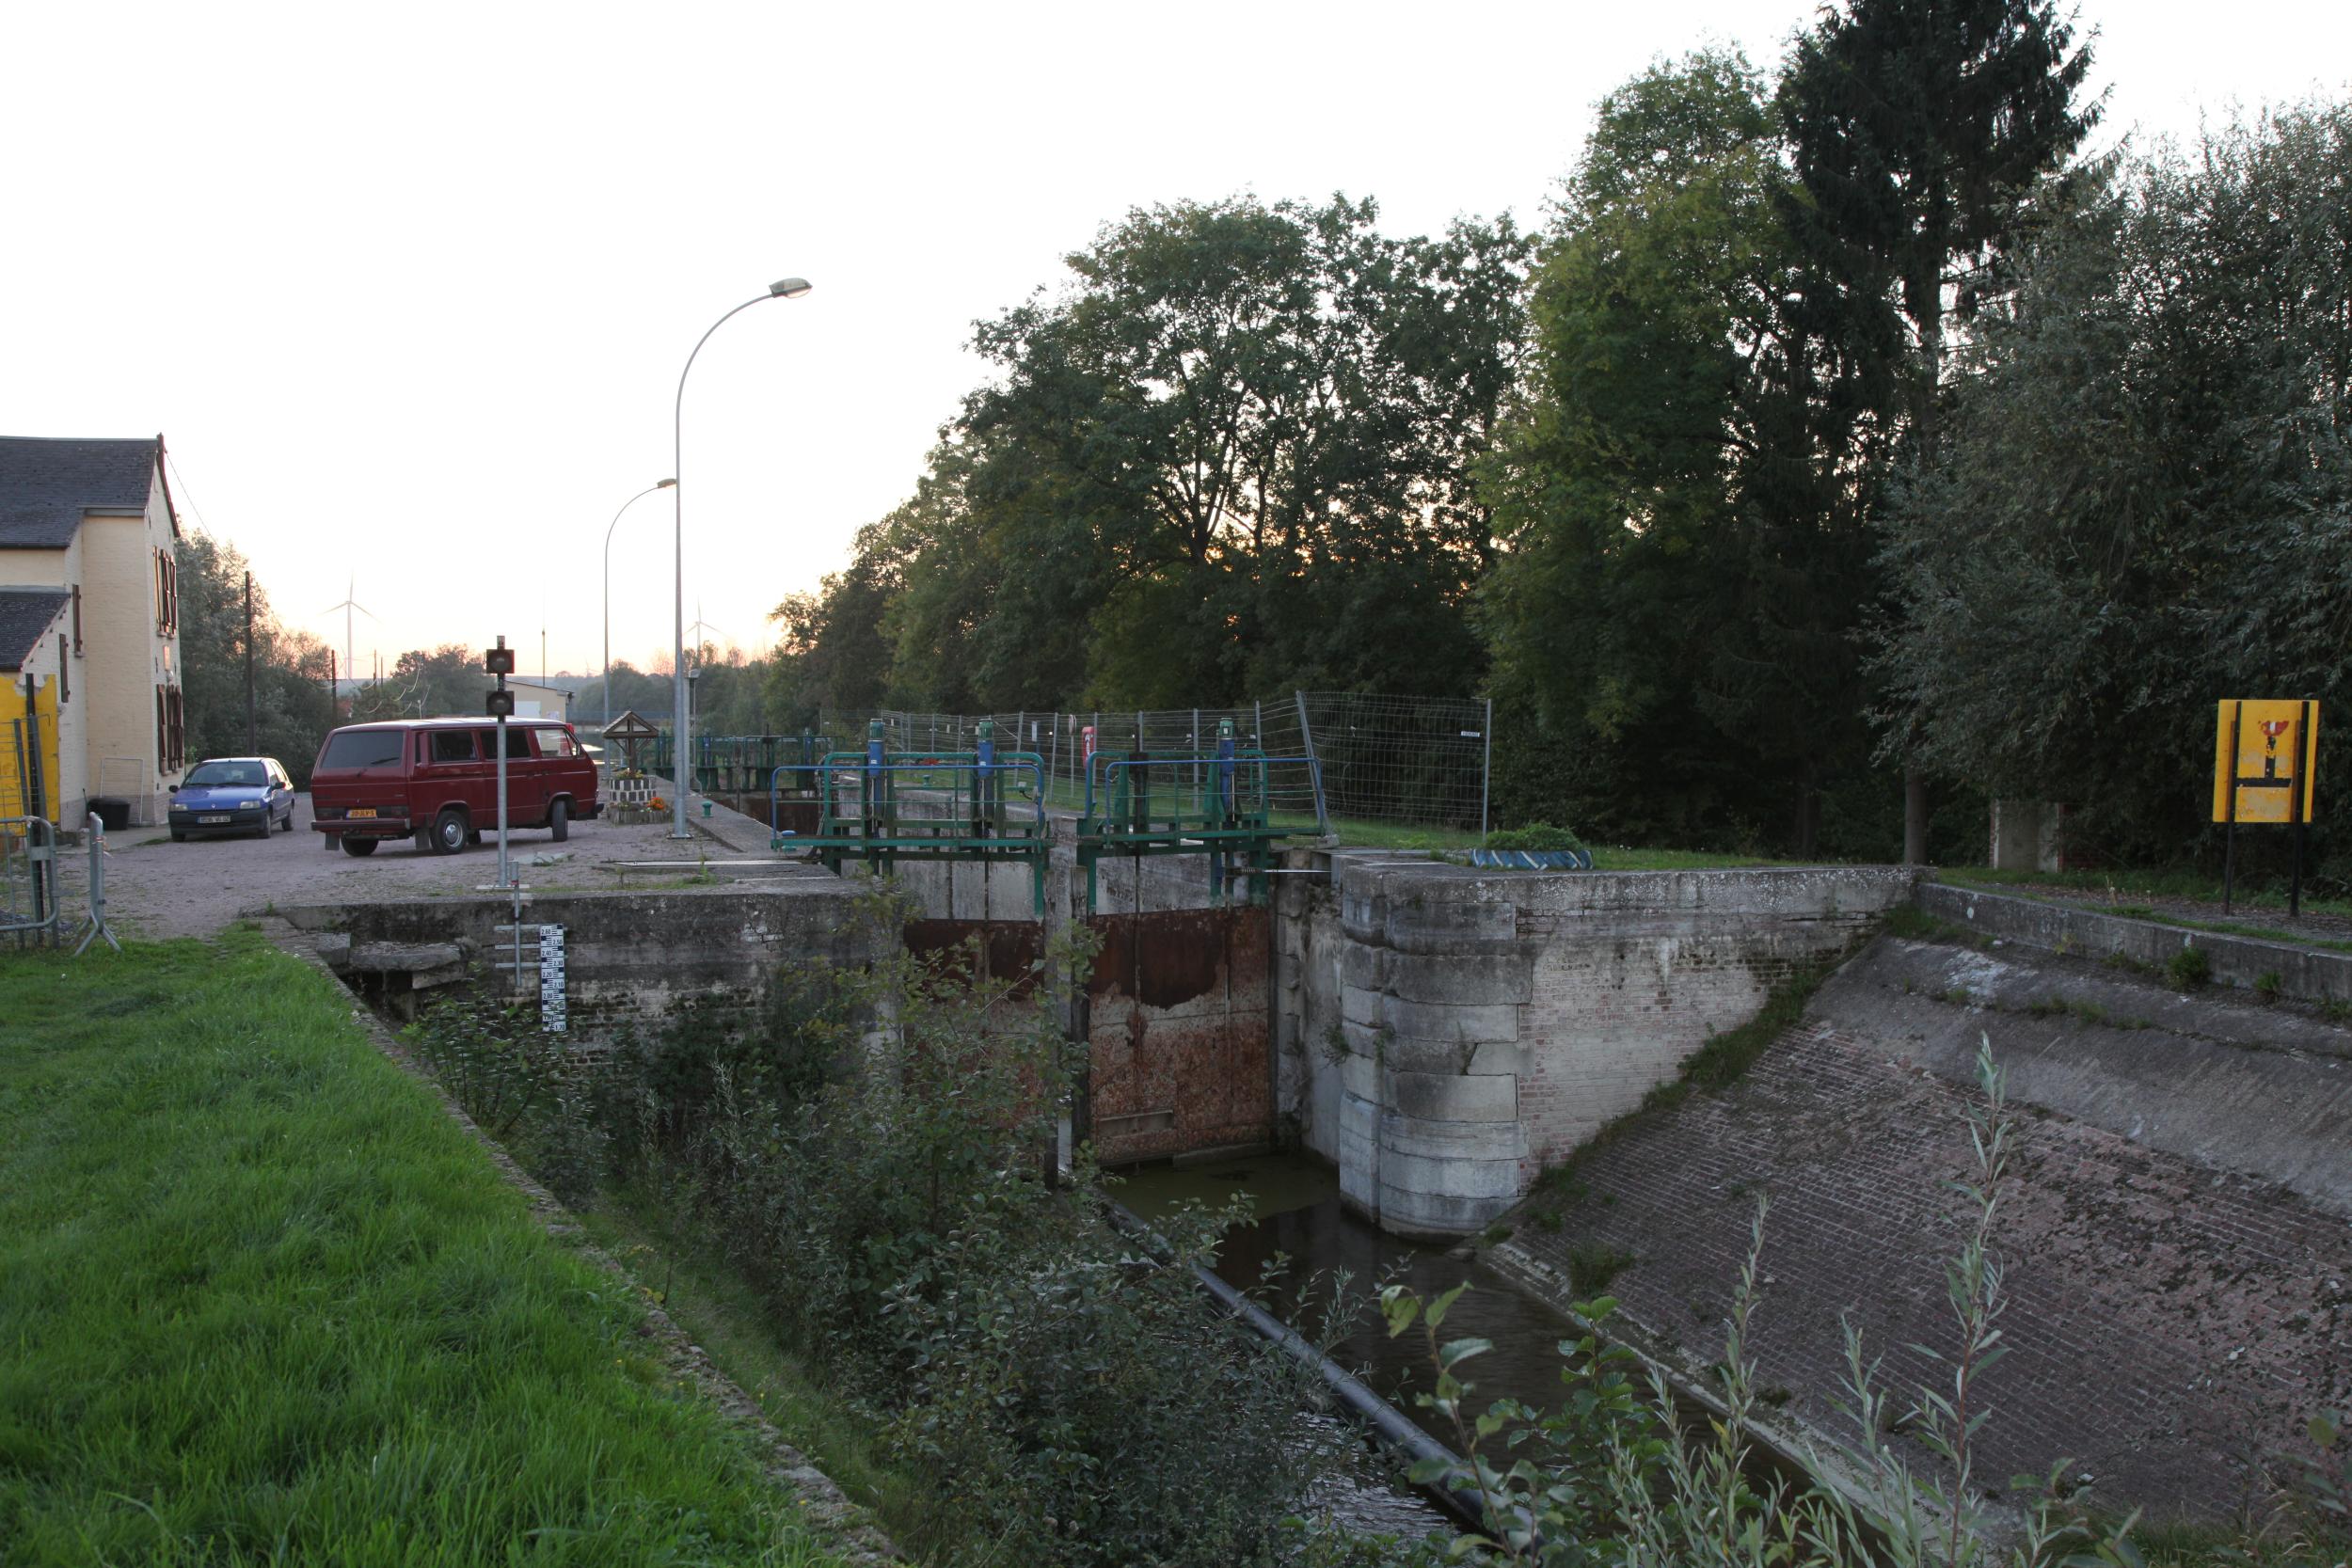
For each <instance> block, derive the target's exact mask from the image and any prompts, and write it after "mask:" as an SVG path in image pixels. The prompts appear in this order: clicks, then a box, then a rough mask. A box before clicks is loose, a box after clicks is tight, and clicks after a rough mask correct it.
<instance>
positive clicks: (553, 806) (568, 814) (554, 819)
mask: <svg viewBox="0 0 2352 1568" xmlns="http://www.w3.org/2000/svg"><path fill="white" fill-rule="evenodd" d="M571 836H572V803H571V802H570V801H569V800H550V801H548V837H549V838H551V839H553V840H555V842H556V843H558V844H561V843H563V842H564V840H565V839H567V838H569V837H571Z"/></svg>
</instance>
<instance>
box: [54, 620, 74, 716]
mask: <svg viewBox="0 0 2352 1568" xmlns="http://www.w3.org/2000/svg"><path fill="white" fill-rule="evenodd" d="M72 700H73V665H72V661H71V660H69V659H68V658H67V657H65V633H63V632H59V633H57V705H58V706H59V707H63V706H65V705H66V704H68V703H70V702H72Z"/></svg>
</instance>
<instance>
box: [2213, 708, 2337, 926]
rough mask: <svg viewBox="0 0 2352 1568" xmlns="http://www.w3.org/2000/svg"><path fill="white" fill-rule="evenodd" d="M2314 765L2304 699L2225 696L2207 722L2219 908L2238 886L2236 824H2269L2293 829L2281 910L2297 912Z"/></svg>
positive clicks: (2311, 715)
mask: <svg viewBox="0 0 2352 1568" xmlns="http://www.w3.org/2000/svg"><path fill="white" fill-rule="evenodd" d="M2318 767H2319V705H2318V704H2317V703H2314V702H2311V701H2308V700H2304V699H2290V700H2283V701H2252V700H2247V699H2238V698H2226V699H2224V700H2223V701H2222V703H2221V705H2220V709H2219V711H2218V714H2217V720H2216V722H2215V725H2214V759H2213V819H2214V820H2215V821H2216V822H2219V823H2223V824H2225V827H2224V831H2223V832H2224V836H2223V838H2222V849H2221V910H2222V912H2223V913H2224V914H2227V913H2228V912H2230V906H2231V903H2232V901H2233V898H2234V896H2235V894H2236V891H2237V888H2236V882H2237V826H2238V824H2239V823H2241V822H2276V823H2280V824H2282V825H2284V826H2286V827H2290V828H2293V829H2294V830H2295V843H2294V848H2293V853H2294V867H2295V869H2294V874H2293V878H2292V879H2291V880H2290V881H2289V883H2288V885H2287V914H2288V916H2289V918H2291V919H2300V918H2301V917H2302V913H2303V845H2304V839H2305V836H2306V835H2305V829H2306V828H2307V827H2308V826H2309V824H2310V822H2311V819H2312V782H2313V780H2312V775H2313V774H2314V773H2315V772H2316V771H2317V770H2318Z"/></svg>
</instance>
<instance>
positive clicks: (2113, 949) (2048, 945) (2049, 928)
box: [1917, 881, 2352, 1003]
mask: <svg viewBox="0 0 2352 1568" xmlns="http://www.w3.org/2000/svg"><path fill="white" fill-rule="evenodd" d="M1917 903H1918V907H1919V909H1920V911H1922V912H1924V913H1927V914H1931V915H1933V916H1935V917H1936V918H1937V919H1939V920H1947V921H1949V922H1951V923H1952V924H1953V925H1956V926H1960V927H1964V928H1966V929H1968V930H1970V931H1975V932H1979V933H1982V934H1983V935H1985V936H1989V937H1995V938H1998V939H2000V940H2001V941H2004V942H2020V943H2023V944H2024V945H2026V946H2028V947H2039V948H2042V949H2043V950H2044V951H2047V952H2051V953H2061V954H2069V955H2072V956H2074V957H2076V958H2093V959H2100V958H2109V957H2110V956H2113V957H2120V958H2125V959H2128V960H2130V961H2131V962H2133V963H2136V964H2139V965H2143V966H2145V967H2147V968H2149V969H2153V970H2158V971H2161V970H2163V969H2164V968H2165V966H2166V965H2168V964H2169V963H2170V962H2171V961H2172V959H2173V958H2174V957H2176V956H2177V955H2178V954H2179V953H2180V952H2181V951H2182V949H2184V948H2195V949H2197V950H2198V951H2199V952H2201V953H2202V954H2204V956H2205V962H2206V964H2207V965H2208V966H2209V971H2210V974H2211V977H2212V979H2213V981H2214V982H2215V983H2216V984H2222V985H2232V986H2240V987H2245V988H2247V989H2249V990H2250V989H2252V988H2253V987H2254V986H2255V985H2256V984H2257V983H2258V982H2260V981H2262V980H2263V979H2264V978H2265V976H2270V975H2275V976H2277V981H2276V983H2277V986H2278V994H2279V995H2280V996H2282V997H2286V998H2290V999H2292V1000H2294V1001H2297V1002H2336V1003H2352V953H2334V952H2329V951H2327V950H2326V949H2323V948H2315V947H2305V946H2302V945H2300V944H2298V943H2295V942H2270V941H2266V940H2265V939H2263V938H2261V937H2242V936H2231V935H2226V934H2224V933H2222V932H2219V931H2199V930H2193V929H2190V928H2188V927H2182V926H2169V925H2166V924H2165V923H2164V922H2162V921H2156V920H2139V919H2135V918H2132V917H2130V916H2126V915H2116V914H2100V913H2098V912H2097V911H2091V910H2081V909H2074V908H2072V907H2070V906H2067V905H2064V904H2049V903H2043V902H2042V901H2041V900H2040V899H2035V898H2021V897H2018V896H2016V895H2012V894H1999V893H1986V892H1984V891H1982V890H1981V889H1978V888H1971V887H1962V886H1959V885H1956V884H1954V883H1950V882H1926V881H1923V882H1921V883H1920V884H1919V890H1918V894H1917Z"/></svg>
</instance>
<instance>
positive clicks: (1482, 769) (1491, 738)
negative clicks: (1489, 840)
mask: <svg viewBox="0 0 2352 1568" xmlns="http://www.w3.org/2000/svg"><path fill="white" fill-rule="evenodd" d="M1494 777H1495V700H1494V699H1493V698H1492V697H1489V698H1487V699H1486V761H1485V762H1484V763H1482V764H1480V765H1479V769H1478V836H1479V837H1480V838H1481V839H1482V840H1483V839H1484V838H1485V837H1486V798H1487V796H1488V794H1489V793H1490V792H1491V791H1492V789H1493V787H1494Z"/></svg>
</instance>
